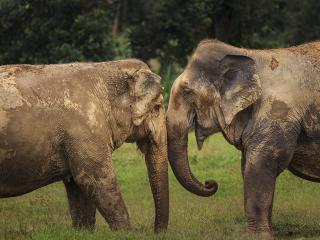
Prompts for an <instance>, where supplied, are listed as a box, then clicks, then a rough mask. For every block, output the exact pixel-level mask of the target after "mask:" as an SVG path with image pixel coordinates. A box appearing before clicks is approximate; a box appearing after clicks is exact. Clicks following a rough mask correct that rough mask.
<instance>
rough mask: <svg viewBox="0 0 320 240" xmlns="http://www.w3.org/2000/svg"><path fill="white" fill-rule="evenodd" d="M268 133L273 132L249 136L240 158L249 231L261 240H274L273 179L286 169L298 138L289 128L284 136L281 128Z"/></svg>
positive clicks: (273, 127) (296, 132)
mask: <svg viewBox="0 0 320 240" xmlns="http://www.w3.org/2000/svg"><path fill="white" fill-rule="evenodd" d="M269 129H271V130H273V131H271V133H269V134H266V133H265V132H264V131H258V133H256V134H254V135H253V136H252V135H251V138H250V139H249V140H248V141H247V142H246V143H247V144H246V146H245V148H244V149H245V150H244V151H245V152H244V154H243V155H242V156H243V157H245V159H242V161H243V168H242V169H243V179H244V205H245V206H244V207H245V214H246V218H247V222H248V228H249V230H250V231H251V232H253V233H255V234H258V235H259V236H260V237H261V238H262V239H273V237H272V222H271V220H272V207H273V197H274V190H275V185H276V178H277V176H278V175H279V174H280V173H281V172H282V171H283V170H284V169H286V168H287V167H288V165H289V163H290V161H291V158H292V153H293V152H294V149H295V146H296V141H297V136H298V131H294V130H290V129H289V128H287V129H286V130H287V133H288V134H287V135H286V132H284V131H283V130H282V128H278V127H276V126H272V127H270V128H269ZM276 130H277V131H276ZM275 133H277V134H275Z"/></svg>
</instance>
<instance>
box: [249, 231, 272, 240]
mask: <svg viewBox="0 0 320 240" xmlns="http://www.w3.org/2000/svg"><path fill="white" fill-rule="evenodd" d="M249 234H250V235H251V236H252V237H253V238H254V239H261V240H273V239H274V238H273V234H272V232H256V231H254V232H253V231H250V233H249Z"/></svg>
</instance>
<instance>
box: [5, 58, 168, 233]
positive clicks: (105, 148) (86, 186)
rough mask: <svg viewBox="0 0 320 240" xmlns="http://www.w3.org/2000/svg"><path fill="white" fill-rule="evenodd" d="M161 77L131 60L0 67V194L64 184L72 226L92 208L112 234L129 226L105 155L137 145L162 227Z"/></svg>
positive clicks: (87, 220)
mask: <svg viewBox="0 0 320 240" xmlns="http://www.w3.org/2000/svg"><path fill="white" fill-rule="evenodd" d="M161 92H162V89H161V87H160V78H159V76H157V75H156V74H154V73H152V72H151V71H150V69H149V68H148V66H147V65H146V64H144V63H143V62H141V61H138V60H123V61H114V62H103V63H71V64H59V65H8V66H1V67H0V197H13V196H19V195H21V194H24V193H28V192H31V191H33V190H35V189H37V188H40V187H43V186H46V185H48V184H50V183H53V182H56V181H61V180H63V182H64V184H65V187H66V191H67V195H68V199H69V207H70V213H71V217H72V221H73V226H75V227H85V228H92V227H93V226H94V224H95V213H96V209H98V210H99V212H100V213H101V214H102V216H103V217H104V218H105V219H106V221H107V222H108V224H109V226H110V228H111V229H130V228H131V226H130V221H129V215H128V212H127V209H126V206H125V204H124V202H123V199H122V196H121V193H120V190H119V185H118V181H117V179H116V175H115V170H114V166H113V162H112V157H111V155H112V152H113V151H114V150H115V149H117V148H118V147H119V146H120V145H121V144H122V143H124V142H134V141H135V142H137V144H138V147H139V148H140V149H141V151H142V152H143V153H145V155H146V164H147V169H148V175H149V180H150V185H151V189H152V193H153V198H154V203H155V214H156V216H155V231H160V230H162V229H165V228H166V227H167V224H168V176H167V168H168V167H167V140H166V137H167V135H166V123H165V112H164V108H163V104H162V95H161Z"/></svg>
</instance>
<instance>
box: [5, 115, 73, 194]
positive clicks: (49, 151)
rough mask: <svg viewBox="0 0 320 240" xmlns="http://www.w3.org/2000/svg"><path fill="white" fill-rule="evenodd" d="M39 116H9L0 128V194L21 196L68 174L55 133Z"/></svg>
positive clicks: (59, 141) (59, 142)
mask: <svg viewBox="0 0 320 240" xmlns="http://www.w3.org/2000/svg"><path fill="white" fill-rule="evenodd" d="M39 119H41V118H40V117H39V116H35V117H34V116H27V115H25V114H21V115H20V116H19V117H15V116H13V117H12V118H11V121H10V122H9V124H8V126H7V128H6V129H5V130H3V131H0V197H10V196H17V195H21V194H24V193H27V192H30V191H33V190H35V189H37V188H40V187H42V186H45V185H47V184H49V183H52V182H54V181H57V180H61V179H62V178H63V177H65V176H67V175H68V171H69V170H68V165H67V163H66V160H65V159H64V156H63V152H62V149H61V147H60V146H61V140H60V137H59V134H58V133H57V131H56V130H55V129H54V128H53V126H50V121H49V120H48V119H43V118H42V120H41V121H40V120H39ZM43 120H44V121H43ZM22 121H23V123H22Z"/></svg>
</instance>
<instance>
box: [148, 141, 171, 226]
mask: <svg viewBox="0 0 320 240" xmlns="http://www.w3.org/2000/svg"><path fill="white" fill-rule="evenodd" d="M150 145H151V146H149V147H148V150H147V152H146V164H147V168H148V176H149V182H150V186H151V190H152V194H153V200H154V205H155V223H154V230H155V232H160V231H161V230H165V229H166V228H167V227H168V220H169V186H168V157H167V141H166V139H165V140H164V141H162V142H161V143H160V144H155V143H150Z"/></svg>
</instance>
